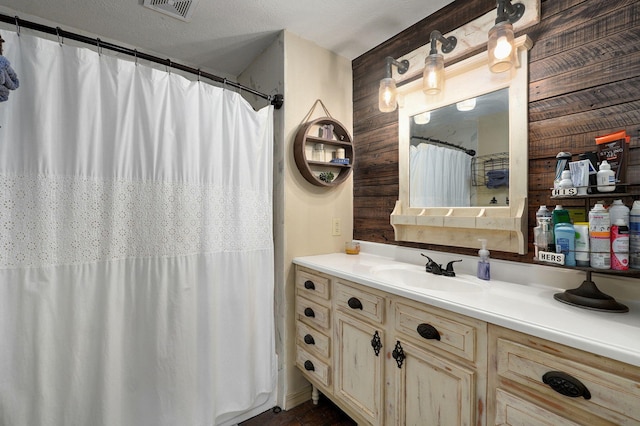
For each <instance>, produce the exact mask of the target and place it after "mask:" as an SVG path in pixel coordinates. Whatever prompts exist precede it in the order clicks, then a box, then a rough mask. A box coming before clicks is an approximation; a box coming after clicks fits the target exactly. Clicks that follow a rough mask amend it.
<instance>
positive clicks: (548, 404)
mask: <svg viewBox="0 0 640 426" xmlns="http://www.w3.org/2000/svg"><path fill="white" fill-rule="evenodd" d="M629 338H637V336H629ZM489 351H490V360H491V361H490V383H489V387H490V391H489V408H490V412H489V415H490V418H494V415H495V424H497V425H498V424H499V425H540V424H541V425H547V424H548V425H574V424H579V425H589V426H592V425H593V426H595V425H638V424H640V368H638V367H635V366H631V365H629V364H624V363H621V362H618V361H614V360H611V359H608V358H604V357H601V356H596V355H593V354H590V353H588V352H584V351H580V350H578V349H574V348H570V347H567V346H563V345H560V344H557V343H553V342H549V341H547V340H543V339H540V338H536V337H532V336H528V335H526V334H522V333H518V332H515V331H512V330H508V329H505V328H502V327H498V326H494V325H490V326H489ZM554 388H556V389H558V391H556V390H554ZM494 407H495V413H494Z"/></svg>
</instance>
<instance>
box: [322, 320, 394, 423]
mask: <svg viewBox="0 0 640 426" xmlns="http://www.w3.org/2000/svg"><path fill="white" fill-rule="evenodd" d="M335 325H336V327H335V335H334V339H335V342H336V343H335V345H334V351H335V352H334V355H335V380H334V382H335V385H334V386H335V388H334V389H335V394H336V396H337V397H338V399H340V400H341V401H343V402H345V403H346V404H348V405H349V406H350V407H351V408H352V409H353V410H355V411H356V412H358V413H360V414H361V415H362V417H363V418H364V419H366V420H367V421H368V422H370V423H371V424H372V425H381V424H382V398H383V371H384V370H383V367H384V364H383V362H384V348H383V349H381V350H380V353H379V355H376V354H375V351H374V349H373V347H372V340H373V339H374V336H376V335H377V336H379V338H380V342H384V335H383V332H382V330H381V329H380V328H376V327H374V326H372V325H370V324H368V323H365V322H362V321H359V320H357V319H355V318H352V317H351V316H349V315H345V314H343V313H341V312H338V313H336V322H335Z"/></svg>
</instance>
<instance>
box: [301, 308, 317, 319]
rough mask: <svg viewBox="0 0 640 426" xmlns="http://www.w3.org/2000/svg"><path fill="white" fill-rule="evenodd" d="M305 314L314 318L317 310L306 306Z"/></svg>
mask: <svg viewBox="0 0 640 426" xmlns="http://www.w3.org/2000/svg"><path fill="white" fill-rule="evenodd" d="M304 316H305V317H309V318H313V317H315V316H316V313H315V312H313V309H311V308H305V310H304Z"/></svg>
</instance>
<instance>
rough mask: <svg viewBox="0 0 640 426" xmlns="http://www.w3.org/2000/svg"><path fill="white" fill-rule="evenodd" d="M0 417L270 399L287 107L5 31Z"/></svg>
mask: <svg viewBox="0 0 640 426" xmlns="http://www.w3.org/2000/svg"><path fill="white" fill-rule="evenodd" d="M2 37H3V38H4V39H5V40H7V42H6V43H5V53H4V54H5V55H6V57H7V58H10V60H11V63H12V65H13V67H14V69H16V72H17V73H18V74H19V75H20V82H21V86H20V89H19V90H16V91H15V92H13V93H12V96H11V98H10V100H9V101H8V102H5V103H3V104H2V105H1V106H0V126H2V127H1V128H0V134H1V136H0V424H3V425H12V426H23V425H24V426H27V425H28V426H36V425H38V426H40V425H56V426H61V425H65V426H69V425H78V426H80V425H83V426H86V425H91V426H99V425H105V426H116V425H117V426H144V425H149V426H152V425H153V426H161V425H167V426H177V425H180V426H196V425H198V426H205V425H213V424H217V423H220V422H221V421H222V420H223V419H225V418H227V417H229V416H233V415H234V413H240V412H245V411H247V410H249V409H251V408H253V407H256V406H258V405H261V404H264V403H266V402H269V401H272V400H273V398H274V396H273V395H274V388H275V380H276V367H275V366H276V355H275V349H274V318H273V278H272V277H273V243H272V240H273V239H272V201H271V190H272V162H273V158H272V144H273V110H272V107H266V108H264V109H261V110H259V111H257V112H256V111H254V110H253V109H252V108H251V107H250V106H249V105H248V104H247V102H246V101H245V100H243V99H242V98H241V97H240V96H239V95H238V94H236V93H232V92H229V91H226V90H223V89H221V88H217V87H213V86H210V85H207V84H204V83H201V82H191V81H188V80H186V79H185V78H183V77H181V76H179V75H176V74H172V73H167V72H165V71H159V70H154V69H152V68H149V67H145V66H142V65H137V64H135V63H133V62H128V61H124V60H120V59H116V58H113V57H109V56H106V55H99V54H98V53H96V52H94V51H92V50H90V49H87V48H75V47H71V46H67V45H60V44H59V43H57V42H51V41H47V40H44V39H41V38H35V37H30V36H28V35H26V34H24V33H23V34H22V35H20V36H17V35H16V34H15V33H10V32H2Z"/></svg>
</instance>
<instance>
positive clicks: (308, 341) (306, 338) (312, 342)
mask: <svg viewBox="0 0 640 426" xmlns="http://www.w3.org/2000/svg"><path fill="white" fill-rule="evenodd" d="M304 342H305V343H306V344H307V345H315V344H316V341H315V340H314V339H313V336H312V335H310V334H307V335H306V336H304Z"/></svg>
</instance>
